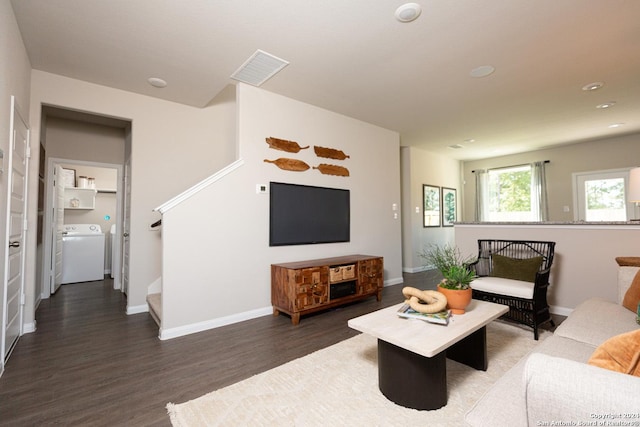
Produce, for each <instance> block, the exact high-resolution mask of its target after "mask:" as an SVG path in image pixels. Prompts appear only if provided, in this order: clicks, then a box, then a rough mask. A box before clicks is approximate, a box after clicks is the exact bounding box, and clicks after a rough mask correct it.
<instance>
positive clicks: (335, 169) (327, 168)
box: [313, 163, 349, 176]
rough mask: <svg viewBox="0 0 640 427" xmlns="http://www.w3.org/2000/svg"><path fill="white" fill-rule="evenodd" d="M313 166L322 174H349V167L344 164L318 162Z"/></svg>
mask: <svg viewBox="0 0 640 427" xmlns="http://www.w3.org/2000/svg"><path fill="white" fill-rule="evenodd" d="M313 168H314V169H317V170H319V171H320V173H322V174H324V175H336V176H349V169H347V168H345V167H344V166H338V165H329V164H327V163H320V164H319V165H318V166H314V167H313Z"/></svg>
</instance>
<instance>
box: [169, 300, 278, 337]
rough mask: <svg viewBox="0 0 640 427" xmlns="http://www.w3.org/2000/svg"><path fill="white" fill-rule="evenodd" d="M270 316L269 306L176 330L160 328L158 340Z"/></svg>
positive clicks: (180, 327) (271, 311)
mask: <svg viewBox="0 0 640 427" xmlns="http://www.w3.org/2000/svg"><path fill="white" fill-rule="evenodd" d="M270 314H273V308H272V307H271V306H269V307H264V308H258V309H255V310H250V311H245V312H243V313H238V314H232V315H231V316H225V317H220V318H218V319H211V320H207V321H204V322H198V323H192V324H189V325H184V326H179V327H177V328H168V329H164V328H160V334H159V335H158V338H160V339H161V340H168V339H172V338H178V337H182V336H185V335H190V334H195V333H197V332H202V331H207V330H209V329H215V328H219V327H221V326H226V325H231V324H233V323H238V322H243V321H245V320H251V319H255V318H257V317H262V316H267V315H270Z"/></svg>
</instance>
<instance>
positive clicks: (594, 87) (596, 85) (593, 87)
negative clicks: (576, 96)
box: [582, 82, 604, 92]
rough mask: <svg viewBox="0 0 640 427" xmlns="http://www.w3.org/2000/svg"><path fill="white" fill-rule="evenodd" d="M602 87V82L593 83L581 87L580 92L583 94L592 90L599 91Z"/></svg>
mask: <svg viewBox="0 0 640 427" xmlns="http://www.w3.org/2000/svg"><path fill="white" fill-rule="evenodd" d="M602 86H604V83H602V82H593V83H589V84H586V85H584V86H582V90H584V91H585V92H591V91H593V90H598V89H600V88H601V87H602Z"/></svg>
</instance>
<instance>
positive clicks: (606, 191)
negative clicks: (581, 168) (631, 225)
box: [573, 169, 637, 222]
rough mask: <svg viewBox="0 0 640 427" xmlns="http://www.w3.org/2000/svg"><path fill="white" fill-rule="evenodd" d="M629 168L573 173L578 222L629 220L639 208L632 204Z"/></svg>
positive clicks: (575, 210) (575, 208)
mask: <svg viewBox="0 0 640 427" xmlns="http://www.w3.org/2000/svg"><path fill="white" fill-rule="evenodd" d="M628 192H629V169H616V170H605V171H593V172H579V173H574V174H573V197H574V212H575V220H576V221H587V222H592V221H622V222H624V221H628V220H629V219H631V218H634V217H635V215H636V212H635V210H636V209H637V208H636V207H635V206H634V204H633V203H628V201H627V194H628Z"/></svg>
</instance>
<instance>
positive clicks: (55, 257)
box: [50, 165, 64, 294]
mask: <svg viewBox="0 0 640 427" xmlns="http://www.w3.org/2000/svg"><path fill="white" fill-rule="evenodd" d="M63 231H64V179H63V172H62V166H60V165H56V167H55V169H54V171H53V227H52V232H53V239H52V240H51V242H52V244H51V246H52V248H51V257H52V260H51V282H50V283H51V293H52V294H54V293H55V292H56V291H57V290H58V288H60V285H61V284H62V232H63Z"/></svg>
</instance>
